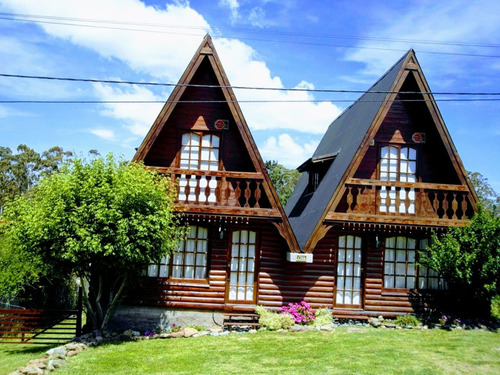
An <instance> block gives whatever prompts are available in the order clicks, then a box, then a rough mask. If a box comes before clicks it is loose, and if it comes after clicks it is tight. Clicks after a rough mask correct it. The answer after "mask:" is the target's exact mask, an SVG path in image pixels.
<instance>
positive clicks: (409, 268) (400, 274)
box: [384, 236, 446, 289]
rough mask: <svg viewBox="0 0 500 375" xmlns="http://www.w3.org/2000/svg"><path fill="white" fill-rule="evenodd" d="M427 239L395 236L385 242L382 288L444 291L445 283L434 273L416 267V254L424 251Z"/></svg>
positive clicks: (421, 267) (424, 268) (425, 268)
mask: <svg viewBox="0 0 500 375" xmlns="http://www.w3.org/2000/svg"><path fill="white" fill-rule="evenodd" d="M428 243H429V240H428V239H426V238H425V239H421V240H417V239H415V238H411V237H404V236H397V237H389V238H386V240H385V250H384V288H388V289H445V288H446V283H445V282H444V280H443V278H442V277H440V276H439V275H438V274H437V272H436V271H434V270H432V269H429V268H427V267H423V266H419V265H418V252H419V250H425V248H426V247H427V244H428Z"/></svg>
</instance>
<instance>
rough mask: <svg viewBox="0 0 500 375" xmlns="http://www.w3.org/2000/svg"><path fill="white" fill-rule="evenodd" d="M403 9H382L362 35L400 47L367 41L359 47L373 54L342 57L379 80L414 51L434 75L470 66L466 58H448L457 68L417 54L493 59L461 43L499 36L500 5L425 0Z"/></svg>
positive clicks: (360, 52) (484, 51)
mask: <svg viewBox="0 0 500 375" xmlns="http://www.w3.org/2000/svg"><path fill="white" fill-rule="evenodd" d="M407 5H408V9H406V10H405V12H404V13H403V12H401V11H400V9H398V8H391V7H380V8H379V13H378V14H375V18H376V21H374V22H373V25H374V27H372V28H370V30H369V31H370V32H369V34H367V35H366V37H373V38H377V39H383V38H390V39H398V40H400V42H399V43H389V42H387V41H365V42H362V43H360V44H359V47H370V48H376V49H365V48H360V49H356V50H352V51H350V52H348V53H347V54H346V60H348V61H356V62H361V63H363V64H364V65H365V68H364V69H363V71H362V73H363V74H368V75H372V76H380V75H381V74H382V73H384V72H385V71H386V70H387V69H388V68H389V67H390V66H392V64H394V62H395V61H397V59H398V58H399V57H401V56H402V55H403V53H404V52H403V51H405V50H408V49H410V48H414V49H415V50H416V52H417V55H418V57H419V60H423V59H425V60H426V61H429V62H430V63H432V65H433V66H432V70H433V71H436V72H444V71H446V72H447V73H451V72H455V73H460V72H461V71H463V70H464V67H463V65H461V64H460V61H468V60H467V59H465V60H464V59H463V57H460V56H456V58H454V57H453V55H446V58H447V59H452V61H455V64H453V63H447V64H443V63H442V57H443V55H432V54H425V53H421V54H419V50H422V51H438V52H449V53H457V52H459V53H464V52H465V53H472V54H474V53H476V54H491V52H492V50H491V49H485V48H479V47H473V46H469V47H465V46H463V43H477V44H480V43H491V41H492V40H495V38H496V37H497V36H498V34H500V23H499V22H498V14H500V2H497V1H490V0H482V1H481V0H480V1H468V0H457V1H452V2H447V1H434V0H425V1H419V2H416V3H413V4H411V3H407ZM410 25H411V27H410ZM411 41H413V42H411ZM419 41H420V42H422V43H419ZM433 41H434V42H440V41H451V42H456V43H454V44H452V45H443V44H433V43H434V42H433ZM388 49H389V50H388ZM390 49H397V50H398V51H391V50H390Z"/></svg>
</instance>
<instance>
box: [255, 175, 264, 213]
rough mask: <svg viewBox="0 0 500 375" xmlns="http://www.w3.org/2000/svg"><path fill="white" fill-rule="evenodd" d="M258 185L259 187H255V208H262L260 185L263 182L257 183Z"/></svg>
mask: <svg viewBox="0 0 500 375" xmlns="http://www.w3.org/2000/svg"><path fill="white" fill-rule="evenodd" d="M256 183H257V186H256V187H255V195H254V197H255V208H260V204H259V200H260V196H261V194H262V191H261V190H260V184H261V181H256Z"/></svg>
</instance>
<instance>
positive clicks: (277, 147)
mask: <svg viewBox="0 0 500 375" xmlns="http://www.w3.org/2000/svg"><path fill="white" fill-rule="evenodd" d="M318 143H319V142H318V141H311V142H308V143H303V144H299V143H297V142H296V141H295V140H294V139H293V138H292V137H291V136H290V135H289V134H286V133H283V134H280V135H279V136H278V139H276V137H269V138H268V139H267V140H266V141H265V142H264V145H263V146H262V147H260V153H261V155H262V158H263V159H264V160H277V161H278V162H279V163H280V164H282V165H284V166H285V167H287V168H296V167H298V166H299V165H300V164H302V163H303V162H304V161H305V160H307V159H308V158H310V157H311V155H312V154H313V152H314V150H315V149H316V147H317V146H318Z"/></svg>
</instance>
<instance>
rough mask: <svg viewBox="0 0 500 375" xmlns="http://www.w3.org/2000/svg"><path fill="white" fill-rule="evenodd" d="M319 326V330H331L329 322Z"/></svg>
mask: <svg viewBox="0 0 500 375" xmlns="http://www.w3.org/2000/svg"><path fill="white" fill-rule="evenodd" d="M319 328H320V329H321V331H324V332H332V331H333V327H332V325H331V324H326V325H324V326H321V327H319Z"/></svg>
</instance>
